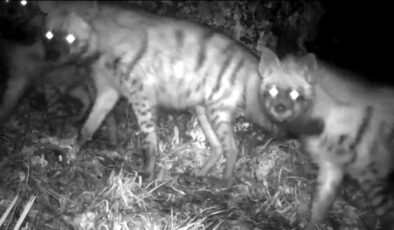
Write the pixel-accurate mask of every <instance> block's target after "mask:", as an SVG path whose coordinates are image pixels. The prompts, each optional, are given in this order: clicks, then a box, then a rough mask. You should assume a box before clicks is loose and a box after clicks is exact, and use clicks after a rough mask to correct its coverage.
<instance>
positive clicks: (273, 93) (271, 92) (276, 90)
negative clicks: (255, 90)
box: [268, 86, 279, 97]
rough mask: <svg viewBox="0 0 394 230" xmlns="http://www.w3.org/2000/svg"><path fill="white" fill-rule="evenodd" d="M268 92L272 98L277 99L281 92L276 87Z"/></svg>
mask: <svg viewBox="0 0 394 230" xmlns="http://www.w3.org/2000/svg"><path fill="white" fill-rule="evenodd" d="M268 92H269V94H270V95H271V96H272V97H276V96H277V95H278V94H279V91H278V89H277V88H276V87H275V86H273V87H272V88H271V89H270V90H269V91H268Z"/></svg>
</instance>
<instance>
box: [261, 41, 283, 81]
mask: <svg viewBox="0 0 394 230" xmlns="http://www.w3.org/2000/svg"><path fill="white" fill-rule="evenodd" d="M279 67H280V61H279V58H278V56H276V54H275V53H274V52H273V51H271V50H270V49H269V48H267V47H262V48H261V56H260V64H259V73H260V76H261V77H264V76H266V75H267V73H270V72H271V71H272V70H274V69H276V68H279Z"/></svg>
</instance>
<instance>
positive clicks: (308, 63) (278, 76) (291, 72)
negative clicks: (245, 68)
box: [259, 50, 316, 122]
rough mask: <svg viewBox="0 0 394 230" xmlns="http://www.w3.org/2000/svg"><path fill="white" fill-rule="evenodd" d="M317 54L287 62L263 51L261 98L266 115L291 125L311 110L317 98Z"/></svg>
mask: <svg viewBox="0 0 394 230" xmlns="http://www.w3.org/2000/svg"><path fill="white" fill-rule="evenodd" d="M315 65H316V59H315V56H314V55H313V54H308V55H306V56H304V57H302V58H295V57H293V56H288V57H286V58H284V59H283V60H279V59H278V57H277V56H276V55H275V54H274V53H273V52H272V51H269V50H263V53H262V55H261V61H260V67H259V68H260V74H261V76H262V77H263V79H262V84H261V86H260V99H261V101H262V104H263V109H264V112H265V113H266V114H267V115H268V116H269V117H270V118H271V119H273V120H274V121H276V122H290V121H292V120H294V119H295V118H298V117H299V116H300V115H302V114H304V113H305V112H306V111H308V108H309V106H310V105H311V103H312V99H313V88H314V87H313V84H314V82H313V76H312V74H313V68H315Z"/></svg>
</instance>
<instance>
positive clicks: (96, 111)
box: [79, 87, 119, 146]
mask: <svg viewBox="0 0 394 230" xmlns="http://www.w3.org/2000/svg"><path fill="white" fill-rule="evenodd" d="M118 99H119V93H118V92H117V91H116V90H115V89H113V88H110V87H108V88H106V89H102V90H99V89H97V96H96V101H95V103H94V105H93V108H92V111H91V112H90V114H89V116H88V119H87V120H86V122H85V124H84V125H83V127H82V130H81V137H80V140H79V144H80V145H81V146H82V145H83V144H84V143H85V142H86V141H89V140H91V139H92V136H93V135H94V133H95V132H96V130H97V129H98V128H99V127H100V125H101V124H102V122H103V120H104V119H105V117H106V116H107V114H108V113H109V112H110V111H111V110H112V108H113V107H114V106H115V104H116V102H117V101H118Z"/></svg>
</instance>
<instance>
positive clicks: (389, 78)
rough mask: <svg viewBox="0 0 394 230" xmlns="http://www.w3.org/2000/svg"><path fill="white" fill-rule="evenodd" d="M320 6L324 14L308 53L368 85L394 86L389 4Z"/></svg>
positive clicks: (378, 2)
mask: <svg viewBox="0 0 394 230" xmlns="http://www.w3.org/2000/svg"><path fill="white" fill-rule="evenodd" d="M321 2H322V4H323V6H324V8H325V10H326V12H325V14H324V16H323V17H322V18H321V21H320V22H319V29H318V36H317V38H316V40H315V44H314V45H313V46H311V47H310V48H308V51H312V52H314V53H316V54H317V55H318V56H319V57H320V58H321V59H323V60H326V61H329V62H330V63H333V64H335V65H337V66H340V67H343V68H346V69H349V70H352V71H353V72H356V73H358V74H360V75H362V76H364V77H365V78H366V79H367V80H369V81H370V82H371V83H379V84H391V85H394V78H393V74H392V72H393V71H392V69H393V67H394V63H393V62H392V60H393V52H392V51H393V44H392V43H393V39H392V38H393V36H392V35H391V33H392V32H393V28H394V26H393V25H392V24H393V21H394V20H393V16H392V15H394V11H393V8H392V7H391V6H390V2H389V1H386V2H385V3H383V2H381V1H360V2H359V1H342V2H340V1H329V0H328V1H327V0H323V1H321Z"/></svg>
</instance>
